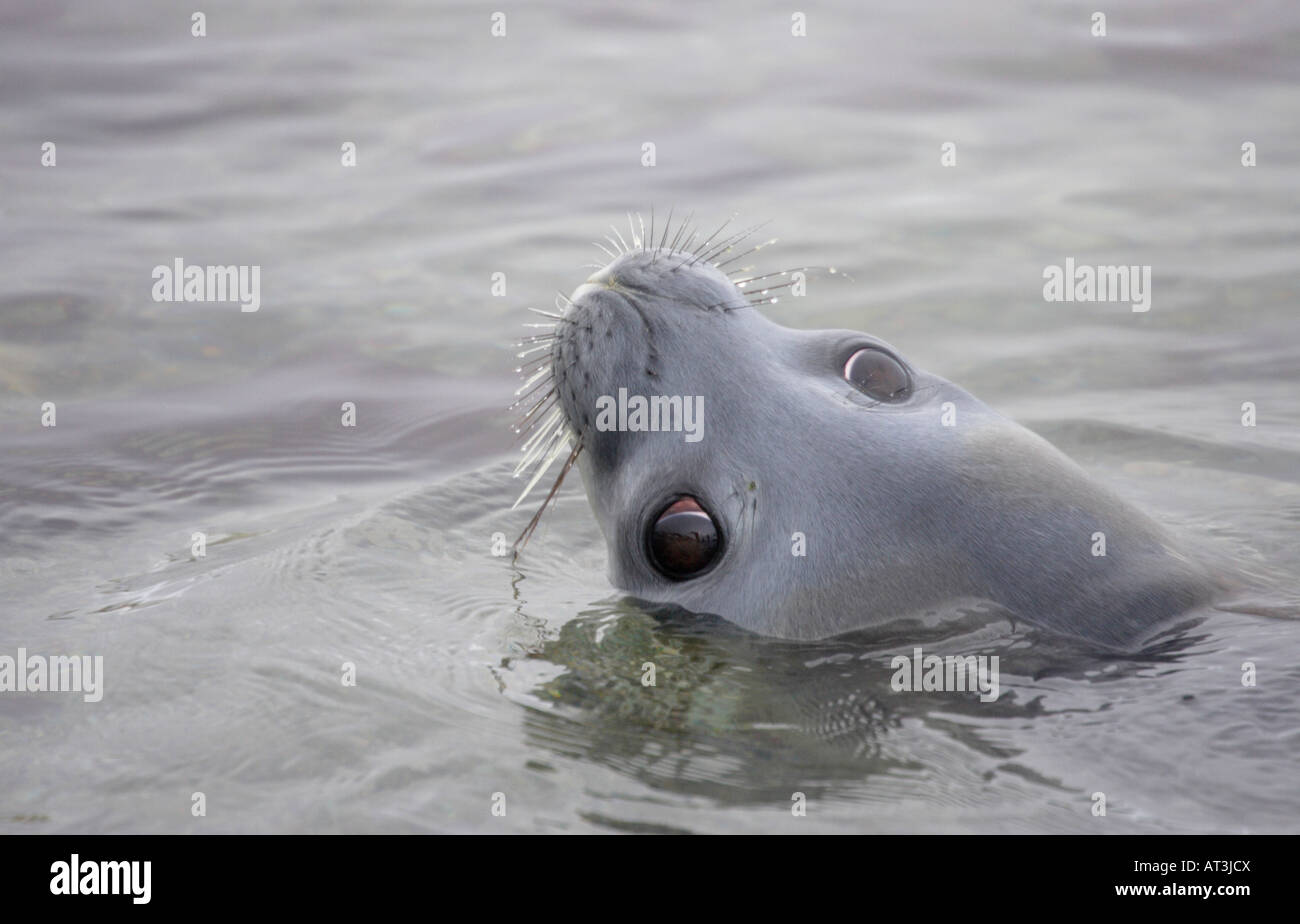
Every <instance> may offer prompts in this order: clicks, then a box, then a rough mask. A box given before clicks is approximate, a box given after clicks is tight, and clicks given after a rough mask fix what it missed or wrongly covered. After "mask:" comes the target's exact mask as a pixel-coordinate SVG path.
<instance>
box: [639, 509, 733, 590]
mask: <svg viewBox="0 0 1300 924" xmlns="http://www.w3.org/2000/svg"><path fill="white" fill-rule="evenodd" d="M649 539H650V543H649V544H650V561H651V563H652V564H653V565H654V566H655V568H657V569H658V570H659V572H660V573H661V574H663V575H664V577H668V578H672V579H673V580H675V581H684V580H686V579H687V578H692V577H695V576H696V575H698V574H701V573H702V572H704V571H705V570H706V569H707V568H708V567H709V565H711V564H712V563H713V560H714V559H715V558H717V557H718V551H719V550H720V549H721V547H722V542H721V537H720V536H719V534H718V527H717V525H716V524H715V523H714V522H713V517H711V516H709V514H708V513H707V512H706V511H705V510H704V508H703V507H701V506H700V504H699V502H698V501H697V500H696V499H695V498H693V497H680V498H678V499H677V500H675V501H673V502H672V503H671V504H669V505H668V506H667V507H665V508H664V510H663V512H662V513H660V514H659V516H657V517H656V518H655V521H654V522H653V523H651V524H650V536H649Z"/></svg>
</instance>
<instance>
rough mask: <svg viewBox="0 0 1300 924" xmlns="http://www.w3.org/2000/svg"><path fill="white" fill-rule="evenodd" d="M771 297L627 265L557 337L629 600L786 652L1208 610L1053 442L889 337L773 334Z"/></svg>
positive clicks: (1123, 623)
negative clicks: (1003, 615)
mask: <svg viewBox="0 0 1300 924" xmlns="http://www.w3.org/2000/svg"><path fill="white" fill-rule="evenodd" d="M638 243H639V242H638ZM779 275H780V274H773V276H779ZM756 278H757V279H759V280H760V281H759V282H757V283H754V282H752V281H750V280H740V281H736V280H733V279H732V278H731V277H730V276H729V275H728V274H727V273H725V272H723V270H722V269H721V268H720V266H717V265H714V264H713V263H712V262H710V261H709V260H708V259H702V258H701V254H700V252H699V249H698V248H697V249H696V250H694V251H688V250H673V249H661V248H655V249H644V248H643V249H629V250H628V252H624V253H620V254H618V255H617V256H616V258H615V259H613V260H612V262H610V263H609V264H608V265H606V266H605V267H603V268H602V269H600V270H599V271H598V272H596V273H595V274H594V275H592V276H591V277H590V278H589V279H587V281H586V282H585V283H583V284H582V285H581V286H579V287H578V288H577V290H575V291H574V293H573V294H572V296H571V297H570V298H569V299H568V300H567V305H566V307H565V310H564V312H563V314H562V315H561V316H559V317H558V318H557V319H556V323H555V328H554V333H553V335H549V334H548V335H543V336H542V337H541V338H540V341H541V343H542V344H543V345H544V346H545V347H547V348H548V350H546V352H545V360H547V361H549V363H548V364H549V381H550V382H551V384H552V386H553V391H554V400H555V402H557V405H558V407H557V410H556V411H555V413H556V414H558V415H559V416H558V418H557V423H556V424H555V426H554V428H553V430H552V432H551V438H552V443H556V441H557V440H559V438H560V437H561V436H563V438H564V441H565V442H564V445H565V446H566V447H572V448H571V449H570V451H569V464H572V463H573V462H574V461H575V460H576V463H577V466H578V468H579V470H580V471H581V473H582V480H583V484H584V485H585V487H586V492H587V496H588V498H589V500H590V503H591V507H592V510H593V512H594V514H595V517H596V522H597V523H598V524H599V526H600V529H601V532H602V533H603V535H604V538H605V542H606V545H607V549H608V556H609V577H610V580H611V582H612V583H613V584H615V585H616V586H617V587H619V588H621V589H622V590H624V591H626V592H628V593H629V594H632V595H634V596H636V597H638V598H641V599H643V600H647V601H652V602H656V603H671V604H677V605H680V606H682V607H685V608H687V609H689V610H692V611H695V612H699V613H712V614H716V615H718V616H721V617H723V618H725V619H727V620H729V621H731V622H734V623H736V624H739V625H741V626H744V627H746V628H749V629H751V630H753V631H755V632H759V633H763V634H766V635H771V636H778V637H783V638H793V639H799V638H821V637H826V636H831V635H836V634H839V633H844V632H848V631H852V630H856V629H861V628H864V627H868V626H872V625H876V624H880V623H883V622H886V621H889V620H892V619H896V618H902V617H907V616H912V615H919V614H921V613H923V612H925V611H928V610H934V609H937V608H940V607H943V606H945V605H947V604H951V603H953V602H955V601H961V600H987V601H992V602H994V603H997V604H1000V605H1001V606H1004V607H1006V608H1008V609H1010V610H1011V611H1013V612H1014V613H1016V614H1019V615H1020V616H1022V617H1023V618H1024V619H1026V620H1027V621H1029V622H1033V623H1036V624H1039V625H1042V626H1045V627H1048V628H1052V629H1055V630H1058V631H1062V632H1066V633H1069V634H1072V635H1077V636H1081V637H1084V638H1087V639H1092V640H1096V641H1099V642H1104V643H1115V644H1123V643H1127V642H1131V641H1132V640H1133V639H1135V638H1137V637H1138V636H1140V635H1142V634H1144V633H1146V632H1147V631H1149V630H1150V628H1151V627H1152V626H1153V625H1155V624H1156V623H1158V622H1159V621H1160V620H1163V619H1165V618H1167V617H1169V616H1171V615H1173V614H1175V613H1178V612H1181V611H1183V610H1185V609H1187V608H1188V607H1190V606H1192V605H1194V604H1195V603H1197V602H1199V601H1200V600H1202V599H1204V598H1205V596H1206V595H1207V592H1208V586H1209V585H1208V582H1207V581H1206V579H1205V578H1204V577H1203V575H1202V573H1201V571H1200V569H1199V568H1198V567H1197V565H1196V564H1194V563H1193V562H1192V561H1191V560H1189V559H1188V558H1187V557H1186V556H1184V555H1183V554H1182V553H1181V552H1179V551H1178V550H1177V549H1176V547H1175V544H1174V542H1173V540H1172V538H1171V537H1170V536H1169V535H1168V534H1167V533H1166V531H1165V530H1164V529H1163V528H1162V527H1161V526H1160V525H1159V524H1157V523H1156V522H1154V521H1153V520H1151V519H1150V518H1148V517H1147V516H1145V515H1144V514H1142V513H1141V512H1139V511H1137V510H1136V509H1134V508H1133V507H1131V506H1129V505H1128V504H1127V503H1125V502H1124V501H1122V500H1120V499H1119V498H1118V497H1117V496H1115V495H1113V494H1112V493H1111V492H1109V491H1108V490H1106V489H1105V488H1103V487H1101V486H1100V485H1097V484H1095V483H1094V482H1093V481H1092V480H1091V479H1090V478H1089V477H1088V476H1087V475H1086V474H1085V473H1084V472H1083V470H1082V469H1080V468H1079V467H1078V466H1077V465H1075V464H1074V463H1073V462H1071V461H1070V460H1069V459H1068V458H1066V457H1065V456H1064V455H1063V454H1062V453H1060V452H1059V451H1058V450H1056V449H1055V448H1054V447H1052V446H1051V445H1050V444H1049V443H1047V442H1046V441H1045V440H1043V439H1042V438H1040V437H1038V436H1037V435H1035V434H1033V433H1031V432H1029V431H1028V430H1026V429H1025V428H1023V427H1021V426H1019V425H1018V424H1016V423H1014V422H1013V421H1011V420H1009V419H1007V418H1005V417H1003V416H1002V415H1000V414H998V413H996V412H994V411H993V410H991V409H989V408H988V407H987V406H985V405H984V404H983V403H981V402H980V401H978V400H977V399H975V398H974V397H972V396H971V395H970V394H968V393H967V392H966V391H964V390H963V389H961V388H959V387H958V386H956V385H954V384H952V383H951V382H948V381H946V380H944V379H942V378H940V377H939V376H936V375H933V374H931V373H929V372H926V371H924V370H922V369H920V368H918V367H917V366H916V365H915V364H914V363H912V362H910V361H909V360H908V359H907V357H906V356H904V355H903V354H902V353H901V352H900V351H898V350H896V349H895V348H894V347H892V346H891V345H890V344H888V343H885V342H884V341H882V340H880V339H878V338H875V337H872V336H870V335H868V334H864V333H860V332H857V331H851V330H815V331H809V330H794V329H790V328H786V327H782V326H780V325H777V324H775V323H773V322H771V321H769V320H768V319H767V318H765V317H764V316H763V315H762V314H760V313H759V311H758V310H757V309H756V307H755V305H754V302H756V301H760V300H762V299H763V298H765V297H766V296H767V295H768V291H769V290H765V289H761V288H758V287H759V286H761V285H763V282H762V280H763V279H765V277H756ZM742 283H744V284H743V285H742ZM769 300H770V299H769ZM638 399H643V400H640V401H638ZM656 399H658V400H657V401H656ZM677 399H680V405H679V404H678V403H677ZM679 407H680V409H681V410H680V411H679V410H678V408H679ZM638 408H639V409H640V411H641V413H640V414H639V415H638ZM656 409H657V410H656ZM692 412H693V414H694V419H693V420H692V419H691V414H692ZM679 423H680V425H678V424H679ZM537 452H538V450H537V447H536V446H534V454H535V455H536V454H537ZM550 454H551V456H552V457H556V456H558V455H559V452H558V450H555V449H552V450H551V451H550ZM566 470H567V468H566ZM539 475H540V473H539ZM557 486H558V483H557ZM539 515H540V512H539ZM1099 534H1100V537H1101V538H1102V540H1103V541H1104V546H1103V548H1104V555H1098V554H1096V552H1097V548H1098V540H1099Z"/></svg>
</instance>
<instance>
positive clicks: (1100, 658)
mask: <svg viewBox="0 0 1300 924" xmlns="http://www.w3.org/2000/svg"><path fill="white" fill-rule="evenodd" d="M944 617H945V618H942V619H940V620H937V621H935V622H933V623H930V624H927V623H923V622H921V621H915V620H909V621H905V622H899V623H895V624H893V625H890V626H888V627H882V628H879V629H876V630H873V631H871V632H869V633H859V634H855V635H854V636H852V637H841V638H837V639H831V640H826V641H821V642H788V641H780V640H773V639H767V638H762V637H760V636H756V635H753V634H750V633H748V632H745V631H743V630H740V629H737V628H735V627H733V626H731V625H729V624H727V623H725V622H722V621H721V620H716V619H713V618H708V617H703V618H701V617H695V616H692V615H691V614H689V613H686V612H684V611H681V610H676V609H664V608H653V609H643V608H641V607H639V606H638V605H637V604H635V603H634V602H631V601H627V600H619V601H616V602H611V603H609V604H607V605H604V606H601V607H599V608H596V609H590V610H587V611H585V612H583V613H582V614H581V615H579V616H578V617H576V618H574V619H572V620H570V621H568V622H566V623H565V624H564V625H563V626H561V627H560V629H559V631H558V632H557V633H555V634H554V635H553V637H549V638H544V639H541V640H539V641H538V643H537V644H536V646H535V647H534V648H533V650H531V651H527V652H525V653H523V654H522V655H521V656H522V657H526V658H533V659H540V660H542V661H546V662H549V663H550V664H552V665H555V666H557V667H559V668H561V670H560V672H559V673H558V674H556V675H554V676H552V677H550V678H549V679H547V680H546V681H544V682H543V683H541V684H540V685H538V686H537V687H536V688H535V689H533V690H532V691H531V694H532V695H533V696H534V697H536V698H537V699H538V700H541V702H542V703H544V704H545V708H539V707H537V706H534V707H533V708H530V710H529V712H528V715H527V718H526V720H525V727H526V730H527V733H528V735H529V738H530V740H531V741H534V742H536V743H537V744H538V745H541V746H544V747H546V748H548V749H550V750H553V751H555V752H556V753H558V754H562V755H566V756H569V757H580V758H582V759H585V760H592V761H597V762H600V763H602V764H605V765H607V766H609V767H611V768H613V769H615V770H617V771H618V772H620V773H624V774H627V775H629V776H631V777H634V778H636V779H637V780H639V781H641V782H643V783H646V784H648V785H650V786H652V787H654V788H656V789H662V790H668V791H671V792H675V793H682V794H688V795H701V796H708V797H711V798H714V799H718V800H721V801H723V802H727V803H737V804H744V803H773V802H780V801H781V800H785V801H787V802H788V800H789V799H790V798H791V793H793V792H795V791H802V792H804V793H805V795H806V796H807V797H808V798H810V799H814V798H822V797H824V796H827V795H831V794H834V795H836V796H837V797H842V796H843V795H844V793H845V791H846V790H845V788H844V785H843V784H844V783H845V782H846V781H848V782H852V783H853V784H855V786H856V787H859V788H861V787H869V786H870V785H871V783H872V777H877V776H887V775H890V774H902V775H909V774H917V773H923V772H924V771H925V770H926V769H927V768H926V765H925V763H924V761H923V760H921V759H919V755H915V754H909V753H907V745H906V744H902V745H901V746H898V745H895V746H890V736H891V735H898V734H899V733H900V730H901V729H903V728H904V727H905V726H907V725H908V724H909V723H923V724H924V725H926V726H927V727H929V728H932V729H936V730H939V731H941V732H942V733H943V734H945V735H948V736H949V737H950V738H951V739H952V741H954V742H956V743H957V744H959V745H960V747H961V748H963V749H969V750H971V751H974V752H978V753H979V754H982V755H984V756H986V757H988V758H991V759H993V760H995V761H998V762H1002V763H1013V762H1014V761H1015V758H1016V757H1017V756H1018V755H1019V754H1020V753H1021V750H1020V749H1019V748H1017V747H1015V746H1007V745H1006V744H1005V743H1002V742H1001V741H999V740H998V738H997V736H988V735H986V734H985V733H984V731H983V730H984V729H987V728H989V727H991V726H994V725H997V724H998V723H1016V724H1017V725H1018V726H1019V727H1024V726H1026V725H1027V724H1029V723H1032V722H1033V721H1034V720H1035V719H1037V718H1038V717H1040V716H1044V715H1050V714H1053V713H1055V712H1056V711H1058V710H1049V709H1047V708H1046V707H1044V705H1043V703H1042V698H1041V696H1040V695H1038V694H1037V693H1036V692H1035V691H1034V684H1035V682H1036V681H1040V680H1042V679H1043V678H1046V677H1051V676H1057V677H1068V678H1073V679H1075V680H1079V681H1087V680H1088V679H1089V678H1093V679H1095V682H1097V683H1113V682H1116V681H1122V680H1124V679H1125V678H1130V677H1136V676H1138V675H1139V674H1140V673H1141V672H1143V671H1147V670H1150V669H1151V668H1153V667H1156V666H1158V665H1168V664H1176V663H1178V661H1179V660H1180V658H1181V657H1182V656H1183V653H1184V652H1186V651H1188V650H1190V649H1192V648H1194V647H1195V646H1196V645H1197V644H1198V643H1199V642H1202V641H1203V640H1204V639H1205V636H1204V635H1200V636H1197V635H1193V634H1191V629H1192V625H1193V622H1189V623H1188V624H1185V625H1183V626H1180V627H1178V628H1176V629H1173V630H1171V631H1169V632H1167V633H1165V634H1164V635H1163V636H1162V637H1161V638H1160V639H1158V640H1157V641H1155V642H1153V643H1152V644H1151V645H1150V646H1148V647H1147V648H1146V649H1144V650H1143V651H1141V652H1139V653H1136V654H1131V655H1117V654H1115V653H1111V652H1098V651H1095V650H1092V651H1090V650H1088V649H1086V648H1082V647H1079V646H1078V644H1077V643H1075V642H1073V641H1070V640H1062V639H1060V638H1059V637H1054V636H1051V635H1044V634H1041V633H1037V632H1035V631H1032V630H1029V631H1026V630H1016V629H1015V628H1014V627H1012V626H1010V624H1009V622H1008V619H1007V614H1005V613H1003V612H1000V611H998V610H997V608H996V607H993V606H992V605H988V606H978V607H971V608H967V609H965V610H962V611H956V612H953V613H948V614H944ZM917 647H920V648H923V650H924V652H925V653H926V654H927V655H929V654H937V655H940V656H943V655H945V654H960V655H970V654H974V655H986V656H994V655H996V656H998V658H999V665H1000V672H1001V678H1000V680H1001V691H1000V696H999V697H998V698H997V700H996V701H993V702H981V700H980V697H979V694H978V693H976V692H921V693H907V692H895V691H894V690H893V688H892V687H891V678H893V676H894V674H895V668H894V667H893V666H892V664H891V661H892V659H893V658H894V657H895V656H896V655H899V654H903V655H907V656H911V655H912V654H913V650H914V648H917ZM651 665H653V679H654V684H653V685H647V684H646V683H645V682H644V678H647V677H649V673H648V672H649V671H650V667H651ZM507 666H508V665H507ZM1058 708H1059V707H1058ZM1096 708H1097V709H1105V708H1106V706H1105V705H1101V706H1098V707H1096ZM1062 711H1074V712H1085V713H1086V712H1088V711H1090V709H1089V708H1087V707H1080V708H1074V709H1071V708H1069V707H1064V709H1063V710H1062ZM1038 782H1040V783H1041V784H1042V785H1045V786H1052V787H1057V788H1058V789H1062V788H1064V787H1063V786H1062V784H1061V783H1060V781H1057V780H1048V779H1045V778H1041V777H1040V778H1038ZM848 791H849V792H851V791H852V789H850V790H848Z"/></svg>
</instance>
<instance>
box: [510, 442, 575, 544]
mask: <svg viewBox="0 0 1300 924" xmlns="http://www.w3.org/2000/svg"><path fill="white" fill-rule="evenodd" d="M580 452H582V443H581V442H578V443H577V444H575V445H574V447H573V451H572V452H571V453H569V458H568V459H566V460H565V462H564V465H563V466H562V467H561V468H560V474H559V476H558V477H556V479H555V484H553V485H551V490H550V491H548V492H547V494H546V499H545V500H543V501H542V506H541V507H539V508H538V510H537V512H536V513H534V514H533V518H532V519H531V520H529V521H528V525H527V526H525V527H524V531H523V532H522V533H520V534H519V538H518V539H516V540H515V547H514V548H515V557H516V559H517V558H518V557H519V550H520V549H522V548H523V547H524V546H526V545H527V544H528V540H529V539H531V538H532V537H533V533H534V532H535V531H536V530H537V524H538V523H540V522H541V520H542V514H543V513H545V512H546V508H547V507H549V506H550V505H551V501H552V500H554V499H555V495H556V492H558V491H559V490H560V485H562V484H564V476H565V475H567V474H569V470H570V469H572V468H573V463H574V462H576V461H578V454H579V453H580Z"/></svg>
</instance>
